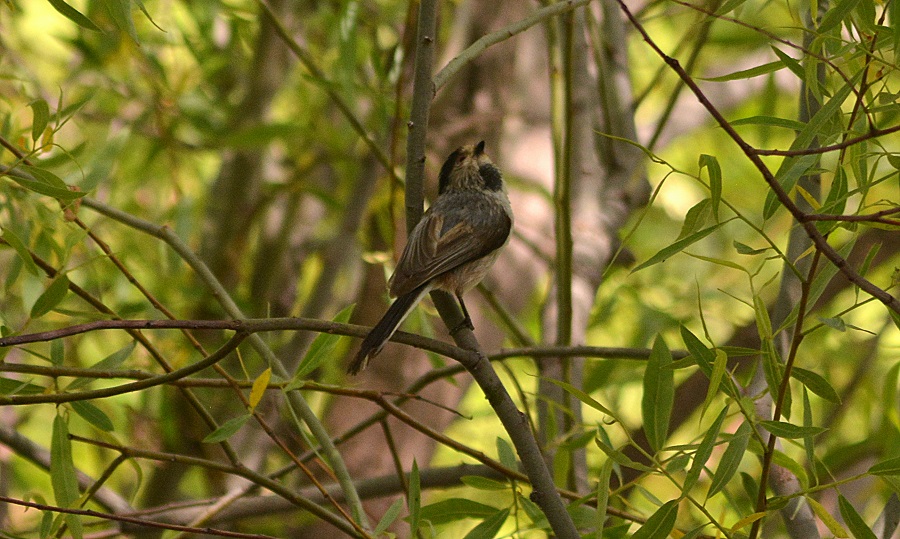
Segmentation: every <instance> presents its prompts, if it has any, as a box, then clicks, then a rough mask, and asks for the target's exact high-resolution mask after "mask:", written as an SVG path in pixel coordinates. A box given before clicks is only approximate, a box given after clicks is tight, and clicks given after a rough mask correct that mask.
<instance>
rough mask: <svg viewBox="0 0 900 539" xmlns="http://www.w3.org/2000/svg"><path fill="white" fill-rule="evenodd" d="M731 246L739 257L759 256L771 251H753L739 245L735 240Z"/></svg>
mask: <svg viewBox="0 0 900 539" xmlns="http://www.w3.org/2000/svg"><path fill="white" fill-rule="evenodd" d="M731 244H732V245H734V249H735V250H736V251H737V253H738V254H739V255H759V254H762V253H765V252H766V251H768V250H769V249H771V247H764V248H762V249H754V248H753V247H750V246H749V245H747V244H744V243H741V242H739V241H737V240H734V241H733V242H732V243H731Z"/></svg>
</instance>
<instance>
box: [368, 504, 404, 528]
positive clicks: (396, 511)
mask: <svg viewBox="0 0 900 539" xmlns="http://www.w3.org/2000/svg"><path fill="white" fill-rule="evenodd" d="M401 509H403V498H398V499H396V500H394V503H392V504H391V506H390V507H388V510H387V511H385V512H384V515H382V516H381V520H379V521H378V525H377V526H375V531H374V533H373V535H375V536H376V537H378V536H380V535H381V534H382V533H384V531H385V530H387V529H388V526H390V525H391V524H393V523H394V521H395V520H397V517H398V516H400V510H401Z"/></svg>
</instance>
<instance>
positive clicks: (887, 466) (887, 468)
mask: <svg viewBox="0 0 900 539" xmlns="http://www.w3.org/2000/svg"><path fill="white" fill-rule="evenodd" d="M869 473H870V474H872V475H897V476H900V457H894V458H892V459H887V460H883V461H881V462H879V463H878V464H876V465H875V466H872V467H871V468H869Z"/></svg>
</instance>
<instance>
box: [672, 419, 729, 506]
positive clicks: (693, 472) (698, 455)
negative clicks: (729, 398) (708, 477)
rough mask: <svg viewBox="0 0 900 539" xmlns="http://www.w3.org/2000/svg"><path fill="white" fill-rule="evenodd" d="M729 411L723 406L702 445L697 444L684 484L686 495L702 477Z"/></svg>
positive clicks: (683, 491) (683, 490)
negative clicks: (701, 473) (701, 474)
mask: <svg viewBox="0 0 900 539" xmlns="http://www.w3.org/2000/svg"><path fill="white" fill-rule="evenodd" d="M727 412H728V406H725V408H722V411H721V412H719V416H718V417H716V420H715V421H713V424H712V425H710V427H709V429H707V431H706V434H704V435H703V440H701V441H700V445H699V446H697V451H696V452H695V453H694V459H693V462H692V463H691V469H690V470H688V473H687V476H685V479H684V486H683V487H682V489H681V491H682V493H683V494H684V495H687V494H688V493H689V492H690V490H691V489H692V488H694V485H696V484H697V480H698V479H700V472H702V471H703V467H704V466H705V465H706V461H707V460H709V457H710V456H711V455H712V452H713V448H714V447H715V445H716V438H718V436H719V432H720V431H721V430H722V422H723V421H725V415H726V414H727Z"/></svg>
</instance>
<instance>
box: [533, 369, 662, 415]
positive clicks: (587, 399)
mask: <svg viewBox="0 0 900 539" xmlns="http://www.w3.org/2000/svg"><path fill="white" fill-rule="evenodd" d="M669 372H672V371H669ZM547 381H548V382H550V383H552V384H554V385H557V386H559V387H561V388H562V389H563V390H564V391H565V392H566V393H568V394H570V395H573V396H574V397H575V398H577V399H578V400H580V401H581V402H583V403H584V404H587V405H588V406H590V407H591V408H593V409H594V410H597V411H598V412H602V413H604V414H606V415H608V416H609V417H611V418H613V419H615V420H616V421H618V422H619V423H621V421H620V420H619V418H618V417H617V416H616V414H615V413H614V412H613V411H612V410H610V409H609V408H607V407H606V406H603V405H602V404H600V403H599V402H597V401H596V400H594V398H593V397H591V396H590V395H588V394H587V393H585V392H584V391H582V390H580V389H578V388H577V387H575V386H573V385H572V384H567V383H566V382H562V381H560V380H553V379H552V378H548V379H547Z"/></svg>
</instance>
